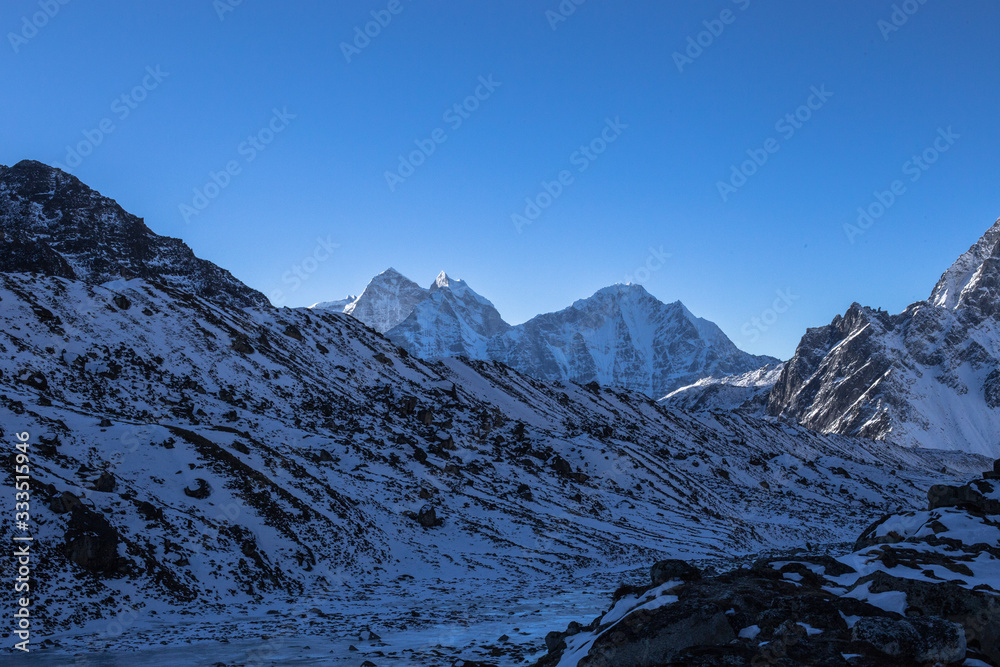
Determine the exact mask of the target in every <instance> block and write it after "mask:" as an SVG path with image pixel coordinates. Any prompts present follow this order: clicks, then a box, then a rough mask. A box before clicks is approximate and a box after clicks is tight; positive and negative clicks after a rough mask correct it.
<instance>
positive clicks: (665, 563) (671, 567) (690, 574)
mask: <svg viewBox="0 0 1000 667" xmlns="http://www.w3.org/2000/svg"><path fill="white" fill-rule="evenodd" d="M649 577H650V579H651V580H652V583H653V586H662V585H663V584H665V583H667V582H668V581H685V582H686V581H697V580H699V579H701V570H699V569H698V568H696V567H695V566H693V565H691V564H689V563H686V562H684V561H682V560H661V561H660V562H659V563H657V564H655V565H653V567H651V568H649Z"/></svg>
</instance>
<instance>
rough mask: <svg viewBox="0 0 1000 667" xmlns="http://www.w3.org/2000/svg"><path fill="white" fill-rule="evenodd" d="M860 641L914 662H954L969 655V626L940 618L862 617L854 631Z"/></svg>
mask: <svg viewBox="0 0 1000 667" xmlns="http://www.w3.org/2000/svg"><path fill="white" fill-rule="evenodd" d="M851 637H852V639H853V640H854V641H856V642H863V643H865V644H869V645H870V646H872V647H873V648H875V650H877V651H878V652H879V653H882V654H884V655H886V656H888V657H889V658H894V659H896V660H903V661H912V663H913V664H918V665H922V664H945V665H947V664H952V663H956V662H959V661H961V660H964V659H965V653H966V649H967V647H966V643H965V630H964V629H963V628H962V626H961V625H958V624H956V623H950V622H948V621H945V620H943V619H940V618H934V617H928V618H921V617H916V618H909V619H895V618H862V619H860V620H859V621H858V622H857V624H856V625H855V626H854V629H853V630H852V631H851Z"/></svg>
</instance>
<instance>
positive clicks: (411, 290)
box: [313, 268, 427, 334]
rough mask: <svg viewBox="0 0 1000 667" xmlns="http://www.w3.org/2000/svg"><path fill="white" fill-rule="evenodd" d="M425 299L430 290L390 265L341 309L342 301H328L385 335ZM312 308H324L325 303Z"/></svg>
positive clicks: (334, 307) (339, 309)
mask: <svg viewBox="0 0 1000 667" xmlns="http://www.w3.org/2000/svg"><path fill="white" fill-rule="evenodd" d="M426 298H427V290H425V289H424V288H422V287H421V286H420V285H418V284H416V283H415V282H413V281H412V280H410V279H409V278H407V277H406V276H404V275H403V274H401V273H399V272H398V271H396V269H392V268H390V269H386V270H385V271H383V272H382V273H380V274H378V275H377V276H375V277H374V278H373V279H372V281H371V282H370V283H368V287H366V288H365V290H364V291H363V292H362V293H361V294H360V296H358V297H357V298H354V299H353V300H351V299H350V297H349V298H348V299H347V301H348V303H345V304H344V305H343V307H341V308H337V306H338V305H339V303H340V302H336V301H334V302H329V303H331V304H333V307H331V308H329V309H330V310H332V311H336V312H343V313H347V314H348V315H352V316H354V317H355V318H357V319H359V320H361V321H362V322H364V323H365V324H367V325H368V326H370V327H371V328H372V329H374V330H375V331H377V332H379V333H380V334H384V333H386V332H388V331H389V330H390V329H392V328H393V327H395V326H396V325H397V324H399V323H400V322H402V321H403V320H405V319H406V318H407V317H409V315H410V313H412V312H413V308H414V306H416V305H417V304H418V303H420V302H421V301H423V300H424V299H426ZM313 307H314V308H318V309H321V310H322V309H324V307H325V304H317V305H316V306H313Z"/></svg>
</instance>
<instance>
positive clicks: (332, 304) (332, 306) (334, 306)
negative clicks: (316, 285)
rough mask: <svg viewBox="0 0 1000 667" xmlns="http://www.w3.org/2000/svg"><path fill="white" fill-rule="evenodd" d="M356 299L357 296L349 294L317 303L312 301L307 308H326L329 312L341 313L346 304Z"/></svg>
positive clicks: (348, 304)
mask: <svg viewBox="0 0 1000 667" xmlns="http://www.w3.org/2000/svg"><path fill="white" fill-rule="evenodd" d="M357 300H358V297H356V296H353V295H349V296H347V297H345V298H343V299H337V300H336V301H320V302H319V303H314V304H313V305H311V306H309V308H311V309H313V310H328V311H330V312H331V313H342V312H344V310H346V309H347V307H348V306H350V305H351V304H353V303H354V302H355V301H357Z"/></svg>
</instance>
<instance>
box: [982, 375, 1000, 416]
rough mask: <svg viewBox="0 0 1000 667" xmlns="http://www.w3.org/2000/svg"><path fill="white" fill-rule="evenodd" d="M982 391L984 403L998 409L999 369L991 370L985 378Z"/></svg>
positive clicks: (999, 399) (999, 392) (999, 405)
mask: <svg viewBox="0 0 1000 667" xmlns="http://www.w3.org/2000/svg"><path fill="white" fill-rule="evenodd" d="M983 393H984V394H985V395H986V405H988V406H990V407H991V408H993V409H994V410H997V409H1000V370H995V371H993V372H992V373H990V374H989V377H987V378H986V382H985V383H984V384H983Z"/></svg>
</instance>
